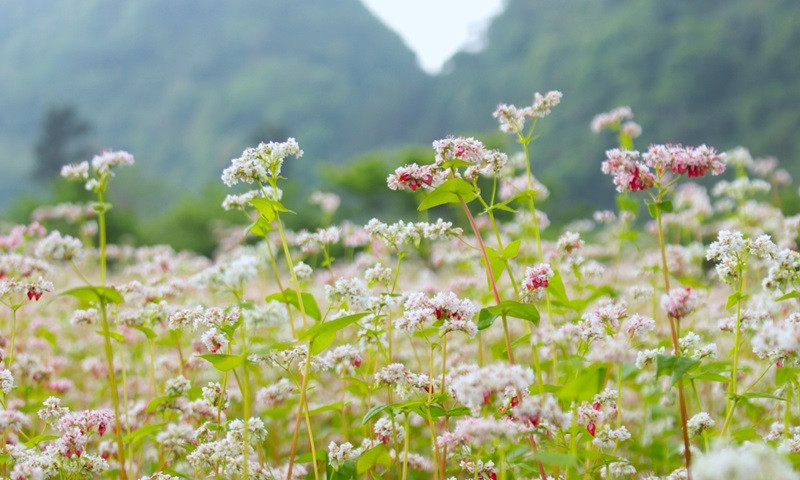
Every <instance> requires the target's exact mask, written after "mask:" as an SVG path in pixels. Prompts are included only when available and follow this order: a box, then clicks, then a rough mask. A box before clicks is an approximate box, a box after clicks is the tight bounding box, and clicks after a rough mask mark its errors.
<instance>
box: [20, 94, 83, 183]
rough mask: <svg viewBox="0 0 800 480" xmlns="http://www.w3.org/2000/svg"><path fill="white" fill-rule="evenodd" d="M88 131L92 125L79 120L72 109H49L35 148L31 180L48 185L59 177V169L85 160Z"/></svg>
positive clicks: (68, 106) (69, 106)
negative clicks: (34, 166) (48, 182)
mask: <svg viewBox="0 0 800 480" xmlns="http://www.w3.org/2000/svg"><path fill="white" fill-rule="evenodd" d="M91 131H92V125H91V124H90V123H89V122H88V121H87V120H84V119H83V118H81V116H80V115H79V114H78V111H77V109H76V108H75V107H74V106H72V105H60V106H51V107H49V108H48V109H47V111H46V112H45V115H44V119H43V120H42V126H41V131H40V132H39V138H38V140H37V141H36V145H35V146H34V153H35V156H36V168H35V170H34V172H33V175H34V178H36V179H37V180H41V181H49V180H51V179H52V178H54V177H56V176H58V173H59V171H60V169H61V166H62V165H65V164H67V163H72V162H76V161H79V160H82V159H86V158H87V157H88V156H89V155H90V154H91V149H90V148H89V146H88V145H87V143H86V136H87V135H88V134H89V132H91Z"/></svg>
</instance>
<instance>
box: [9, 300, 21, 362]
mask: <svg viewBox="0 0 800 480" xmlns="http://www.w3.org/2000/svg"><path fill="white" fill-rule="evenodd" d="M18 308H19V307H11V346H10V348H9V351H8V364H9V365H11V362H13V361H14V345H16V341H17V309H18Z"/></svg>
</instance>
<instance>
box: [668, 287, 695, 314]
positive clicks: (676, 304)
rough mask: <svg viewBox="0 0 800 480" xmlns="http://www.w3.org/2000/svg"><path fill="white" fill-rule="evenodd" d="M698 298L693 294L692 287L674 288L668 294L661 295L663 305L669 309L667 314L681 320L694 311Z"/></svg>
mask: <svg viewBox="0 0 800 480" xmlns="http://www.w3.org/2000/svg"><path fill="white" fill-rule="evenodd" d="M696 303H697V299H696V298H695V296H694V295H693V294H692V289H691V288H689V287H686V288H673V289H672V290H670V291H669V294H668V295H666V294H665V295H664V296H662V297H661V307H662V308H664V310H666V311H667V315H669V316H670V317H672V318H675V319H678V320H680V319H681V318H683V317H685V316H687V315H689V314H690V313H692V312H693V311H694V307H695V304H696Z"/></svg>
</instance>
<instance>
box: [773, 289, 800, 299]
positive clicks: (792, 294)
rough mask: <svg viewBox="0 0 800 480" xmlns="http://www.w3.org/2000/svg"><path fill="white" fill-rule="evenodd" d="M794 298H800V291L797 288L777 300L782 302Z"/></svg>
mask: <svg viewBox="0 0 800 480" xmlns="http://www.w3.org/2000/svg"><path fill="white" fill-rule="evenodd" d="M792 298H800V292H798V291H797V290H792V291H791V292H789V293H787V294H786V295H783V296H781V297H778V299H777V300H776V301H778V302H782V301H784V300H790V299H792Z"/></svg>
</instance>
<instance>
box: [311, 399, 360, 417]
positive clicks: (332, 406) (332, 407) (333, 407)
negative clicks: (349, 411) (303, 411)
mask: <svg viewBox="0 0 800 480" xmlns="http://www.w3.org/2000/svg"><path fill="white" fill-rule="evenodd" d="M347 405H350V402H334V403H329V404H328V405H323V406H321V407H317V408H314V409H312V410H309V411H308V415H309V416H314V415H318V414H320V413H325V412H332V411H339V410H341V409H342V408H343V407H346V406H347Z"/></svg>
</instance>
